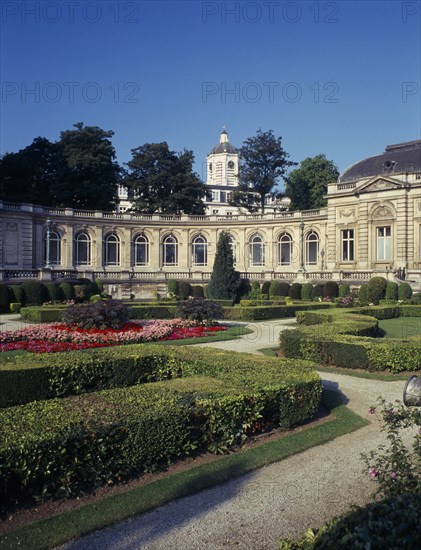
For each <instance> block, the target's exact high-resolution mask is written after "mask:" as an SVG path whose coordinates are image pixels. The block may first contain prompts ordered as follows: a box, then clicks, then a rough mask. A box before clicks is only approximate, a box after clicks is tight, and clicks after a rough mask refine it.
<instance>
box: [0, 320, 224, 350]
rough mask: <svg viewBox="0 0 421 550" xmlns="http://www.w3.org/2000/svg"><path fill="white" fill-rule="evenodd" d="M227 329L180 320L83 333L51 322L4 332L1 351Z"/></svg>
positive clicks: (93, 344) (143, 339)
mask: <svg viewBox="0 0 421 550" xmlns="http://www.w3.org/2000/svg"><path fill="white" fill-rule="evenodd" d="M226 328H227V327H223V326H212V327H204V326H201V325H200V326H198V325H197V324H196V323H195V322H194V321H185V320H183V319H171V320H168V321H132V322H129V323H126V324H125V325H124V327H123V328H122V329H121V330H113V329H106V330H99V329H87V330H83V329H80V328H78V327H77V326H75V325H64V324H61V323H52V324H49V325H37V326H31V327H27V328H24V329H22V330H16V331H10V332H4V333H3V334H1V335H0V352H3V351H11V350H26V351H30V352H33V353H50V352H57V351H69V350H79V349H87V348H100V347H107V346H120V345H123V344H140V343H144V342H153V341H158V340H160V341H162V340H181V339H184V338H197V337H199V336H208V335H209V334H211V333H213V332H216V331H220V330H226Z"/></svg>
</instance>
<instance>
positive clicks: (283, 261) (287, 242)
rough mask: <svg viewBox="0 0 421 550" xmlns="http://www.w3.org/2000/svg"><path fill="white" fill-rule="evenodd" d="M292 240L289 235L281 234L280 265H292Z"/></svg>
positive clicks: (279, 240) (279, 247) (279, 245)
mask: <svg viewBox="0 0 421 550" xmlns="http://www.w3.org/2000/svg"><path fill="white" fill-rule="evenodd" d="M291 256H292V239H291V235H290V234H289V233H281V235H280V236H279V239H278V263H279V265H291Z"/></svg>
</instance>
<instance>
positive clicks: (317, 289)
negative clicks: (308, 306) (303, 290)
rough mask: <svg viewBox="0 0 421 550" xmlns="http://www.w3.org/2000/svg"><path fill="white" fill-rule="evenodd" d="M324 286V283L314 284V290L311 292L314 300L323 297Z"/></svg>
mask: <svg viewBox="0 0 421 550" xmlns="http://www.w3.org/2000/svg"><path fill="white" fill-rule="evenodd" d="M323 288H324V285H322V284H317V285H314V287H313V290H312V292H311V297H312V299H313V300H314V299H315V298H323Z"/></svg>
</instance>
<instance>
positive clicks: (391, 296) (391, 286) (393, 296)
mask: <svg viewBox="0 0 421 550" xmlns="http://www.w3.org/2000/svg"><path fill="white" fill-rule="evenodd" d="M398 288H399V285H398V283H393V282H392V281H389V282H388V283H387V285H386V294H385V299H386V300H397V299H398Z"/></svg>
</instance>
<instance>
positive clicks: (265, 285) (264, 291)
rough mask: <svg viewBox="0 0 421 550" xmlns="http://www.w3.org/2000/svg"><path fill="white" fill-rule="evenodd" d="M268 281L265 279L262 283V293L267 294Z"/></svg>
mask: <svg viewBox="0 0 421 550" xmlns="http://www.w3.org/2000/svg"><path fill="white" fill-rule="evenodd" d="M269 289H270V281H265V282H264V283H263V284H262V294H267V295H268V296H269Z"/></svg>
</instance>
